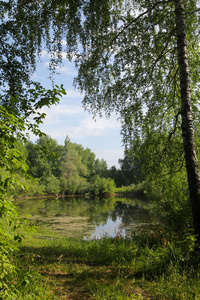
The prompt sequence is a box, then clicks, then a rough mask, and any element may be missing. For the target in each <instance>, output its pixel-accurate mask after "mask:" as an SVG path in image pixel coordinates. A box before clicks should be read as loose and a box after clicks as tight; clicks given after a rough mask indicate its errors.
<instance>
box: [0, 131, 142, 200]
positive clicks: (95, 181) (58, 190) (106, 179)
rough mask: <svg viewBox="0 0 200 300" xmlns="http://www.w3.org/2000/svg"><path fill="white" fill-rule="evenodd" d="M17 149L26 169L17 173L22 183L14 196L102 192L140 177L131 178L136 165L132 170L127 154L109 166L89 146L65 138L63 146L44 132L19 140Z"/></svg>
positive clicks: (113, 189)
mask: <svg viewBox="0 0 200 300" xmlns="http://www.w3.org/2000/svg"><path fill="white" fill-rule="evenodd" d="M17 148H18V150H20V152H21V153H23V159H24V164H25V165H27V172H26V175H23V174H20V172H16V176H17V177H18V179H19V181H21V184H20V185H17V184H15V188H14V189H13V190H12V191H11V192H10V193H11V194H12V195H13V196H15V197H20V196H36V195H38V196H39V195H72V194H78V195H85V194H91V195H103V194H109V193H115V192H116V191H117V189H116V188H119V187H122V186H129V185H131V184H133V183H138V182H139V178H138V177H134V173H136V171H137V172H138V168H136V167H135V169H134V168H133V165H132V164H131V161H130V159H129V160H128V158H127V157H125V158H124V159H119V162H120V168H119V169H117V168H116V167H115V166H113V167H111V168H110V169H109V168H108V166H107V162H106V161H105V160H104V159H101V160H99V159H98V158H96V156H95V154H94V153H93V152H92V151H91V150H90V149H89V148H86V149H84V147H83V146H81V145H79V144H76V143H72V142H71V141H70V139H69V138H68V137H66V139H65V141H64V145H59V144H58V143H57V141H56V140H54V139H52V138H51V137H49V136H47V135H43V136H41V137H40V138H39V139H38V140H37V141H36V143H33V142H31V141H30V140H27V141H26V142H25V143H23V142H22V141H20V140H18V144H17ZM1 172H3V169H2V170H1ZM135 175H136V174H135ZM25 187H26V188H25Z"/></svg>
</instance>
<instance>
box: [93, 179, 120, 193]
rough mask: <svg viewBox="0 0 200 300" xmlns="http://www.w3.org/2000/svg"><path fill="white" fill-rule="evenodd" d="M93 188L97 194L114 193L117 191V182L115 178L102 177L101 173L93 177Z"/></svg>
mask: <svg viewBox="0 0 200 300" xmlns="http://www.w3.org/2000/svg"><path fill="white" fill-rule="evenodd" d="M91 190H92V191H93V193H94V194H95V195H103V194H108V193H113V192H114V191H115V182H114V180H113V179H110V178H101V177H100V176H99V175H95V176H94V177H93V178H92V186H91Z"/></svg>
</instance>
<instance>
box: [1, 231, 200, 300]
mask: <svg viewBox="0 0 200 300" xmlns="http://www.w3.org/2000/svg"><path fill="white" fill-rule="evenodd" d="M42 237H43V236H42V233H41V235H40V234H38V235H37V236H36V235H35V233H29V234H28V236H27V238H26V239H25V240H24V241H22V243H21V246H20V250H21V251H20V252H16V254H15V257H13V259H15V262H16V267H17V268H19V269H20V272H19V274H20V276H18V278H16V277H13V278H11V279H9V280H10V281H9V282H12V283H13V286H15V287H16V290H15V291H14V294H13V298H12V295H11V294H10V295H9V297H10V298H9V297H7V299H97V300H100V299H101V300H102V299H119V300H120V299H122V300H126V299H170V300H172V299H200V260H199V253H198V249H196V248H195V247H194V245H195V244H194V242H195V239H194V237H193V236H190V235H187V236H184V237H183V239H182V240H177V239H176V238H175V237H173V238H172V237H170V236H169V235H167V233H165V232H163V231H162V229H161V228H160V227H157V228H155V229H154V230H153V231H152V232H148V233H144V232H140V233H138V234H137V235H134V236H133V237H132V238H131V239H123V238H122V237H121V235H120V233H119V234H118V235H117V236H116V238H114V239H111V238H108V237H104V238H102V239H101V240H81V239H75V238H64V237H62V238H61V237H59V238H58V237H55V236H52V235H51V234H49V236H47V235H46V238H45V239H44V238H42ZM0 295H1V294H0ZM16 295H17V296H16ZM0 299H6V297H0Z"/></svg>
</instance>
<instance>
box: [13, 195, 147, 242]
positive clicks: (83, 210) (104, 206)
mask: <svg viewBox="0 0 200 300" xmlns="http://www.w3.org/2000/svg"><path fill="white" fill-rule="evenodd" d="M14 204H15V205H16V207H17V208H18V211H19V213H20V215H21V216H28V218H29V220H30V223H31V224H32V225H36V226H37V227H38V229H46V230H49V232H51V233H52V232H54V233H55V235H58V234H59V235H62V236H67V237H70V236H71V237H72V236H73V237H81V238H83V239H94V238H97V239H98V238H101V237H102V236H104V235H107V236H109V237H115V236H116V235H118V236H119V235H120V236H123V237H125V236H127V237H130V236H131V235H132V234H133V233H134V232H135V233H137V232H138V231H140V230H141V229H145V228H148V227H150V225H151V224H152V220H151V217H150V214H149V210H148V202H147V201H145V200H140V199H129V198H118V197H112V198H105V199H95V198H88V199H85V198H79V197H75V198H72V197H65V198H40V199H20V200H16V201H15V202H14Z"/></svg>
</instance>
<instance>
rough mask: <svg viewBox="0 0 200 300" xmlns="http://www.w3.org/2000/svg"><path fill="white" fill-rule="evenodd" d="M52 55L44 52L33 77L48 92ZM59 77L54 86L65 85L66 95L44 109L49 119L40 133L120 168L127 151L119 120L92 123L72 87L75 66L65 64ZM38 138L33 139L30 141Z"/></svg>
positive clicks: (103, 118) (59, 70)
mask: <svg viewBox="0 0 200 300" xmlns="http://www.w3.org/2000/svg"><path fill="white" fill-rule="evenodd" d="M48 63H49V55H48V54H47V53H46V52H45V51H43V52H42V55H41V62H38V64H37V70H36V72H35V73H34V75H33V79H34V80H35V81H38V82H40V83H41V84H42V85H43V86H45V87H46V88H50V87H51V82H50V80H49V79H48V77H49V71H48ZM57 71H58V72H59V73H60V74H59V75H55V76H54V78H55V83H56V84H58V85H60V84H63V85H64V88H65V89H66V92H67V95H66V96H64V97H62V98H61V101H60V103H59V104H57V105H54V106H52V107H51V108H50V109H49V108H43V109H42V112H45V113H46V119H45V120H44V123H43V124H42V125H41V127H40V128H41V130H42V131H43V132H45V133H46V134H48V135H49V136H51V137H52V138H53V139H56V140H57V142H58V143H59V144H61V145H62V144H63V143H64V140H65V138H66V136H69V138H70V140H71V142H73V143H78V144H81V145H82V146H83V147H84V148H89V149H91V151H92V152H94V153H95V155H96V158H99V159H105V160H106V161H107V163H108V167H111V166H113V165H115V166H116V167H119V165H118V159H119V158H123V153H124V147H123V145H122V137H121V135H120V130H121V124H120V121H118V120H117V116H115V115H112V116H111V117H110V119H106V117H102V118H99V117H98V118H96V120H94V119H93V116H92V115H91V114H89V113H88V112H87V111H84V109H83V107H82V104H81V101H82V99H83V95H81V94H80V93H79V92H78V91H77V90H75V89H74V87H73V78H74V77H75V76H76V70H75V67H74V64H73V63H70V62H69V61H67V60H65V59H64V60H63V66H62V67H61V68H58V70H57ZM36 139H37V138H35V137H34V136H32V135H31V140H32V141H35V140H36Z"/></svg>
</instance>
